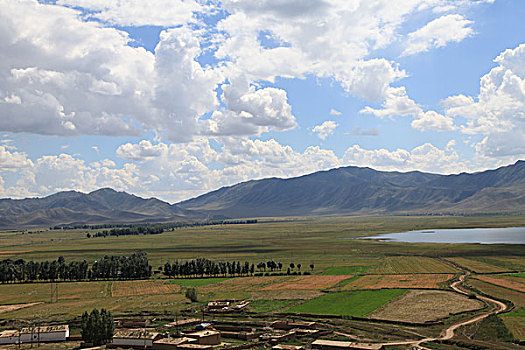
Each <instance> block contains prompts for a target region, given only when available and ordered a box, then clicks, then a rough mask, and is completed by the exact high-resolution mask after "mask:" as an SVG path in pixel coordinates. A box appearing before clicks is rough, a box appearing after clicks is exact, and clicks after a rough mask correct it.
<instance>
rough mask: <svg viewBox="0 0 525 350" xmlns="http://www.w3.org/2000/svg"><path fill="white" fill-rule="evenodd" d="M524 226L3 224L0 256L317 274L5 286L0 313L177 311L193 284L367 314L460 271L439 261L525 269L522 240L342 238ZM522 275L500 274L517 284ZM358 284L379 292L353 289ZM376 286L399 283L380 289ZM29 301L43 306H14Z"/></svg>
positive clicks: (327, 221)
mask: <svg viewBox="0 0 525 350" xmlns="http://www.w3.org/2000/svg"><path fill="white" fill-rule="evenodd" d="M524 223H525V217H524V216H517V217H512V216H501V217H496V216H494V217H490V216H484V217H459V216H453V217H447V216H432V217H424V216H385V217H379V216H356V217H339V218H333V217H324V218H289V219H276V220H272V219H265V220H261V221H260V222H259V223H257V224H251V225H243V224H239V225H216V226H202V227H187V228H181V229H176V230H174V231H169V232H165V233H162V234H157V235H141V236H120V237H105V238H104V237H95V238H94V237H91V238H87V234H88V233H90V234H93V233H95V232H96V231H97V230H86V229H76V230H47V229H45V228H43V229H42V232H39V233H28V232H23V231H18V232H15V231H9V232H7V231H4V232H0V259H25V260H38V261H43V260H52V259H57V258H58V257H59V256H62V257H64V258H65V260H66V262H71V261H79V260H86V261H87V262H88V263H90V264H91V263H93V262H94V261H95V260H97V259H100V258H101V257H103V256H104V255H130V254H132V253H134V252H136V251H138V250H142V251H144V252H146V253H147V254H148V258H149V260H150V263H151V265H152V266H153V268H154V269H157V268H158V267H159V266H163V265H164V264H165V263H166V262H170V263H173V262H175V261H176V260H178V261H183V260H185V259H195V258H207V259H211V260H214V261H232V260H239V261H240V262H241V263H243V262H244V261H249V262H250V263H254V264H255V265H257V264H258V263H259V262H266V261H268V260H275V261H276V262H281V263H283V265H284V266H285V269H284V270H286V267H287V266H289V264H290V263H294V264H295V265H296V266H297V264H299V263H300V264H302V268H301V271H302V272H305V271H308V272H311V273H312V275H302V276H261V277H239V278H223V277H218V278H203V279H196V278H186V279H164V278H158V276H156V277H155V278H153V279H151V280H147V281H145V280H144V281H93V282H60V283H58V284H57V285H58V302H53V303H51V300H50V299H51V285H50V284H49V283H45V282H42V283H22V284H0V307H2V308H3V310H4V312H1V313H0V320H2V321H6V320H19V319H22V320H33V319H35V318H39V319H40V320H42V321H47V320H57V321H62V320H70V319H74V318H77V317H79V316H80V315H81V314H82V312H84V311H86V310H91V309H93V308H94V307H97V308H101V307H104V308H108V309H110V310H112V311H113V312H114V313H115V314H116V315H132V314H133V315H137V314H140V313H141V312H143V311H144V312H146V311H147V312H150V313H154V312H160V313H162V312H164V311H166V312H172V313H173V312H175V311H180V310H183V309H186V308H188V307H189V306H196V305H197V304H195V303H190V302H189V301H188V299H186V298H185V297H184V293H185V289H186V288H188V287H195V288H196V290H197V295H198V300H199V301H198V302H199V303H201V304H202V303H205V302H207V301H208V300H212V299H226V298H227V299H249V300H252V301H253V305H252V308H253V309H254V310H256V311H257V312H273V311H282V310H286V309H290V310H292V309H295V308H307V309H309V310H311V309H316V310H317V311H316V312H318V313H330V312H328V311H329V310H335V309H337V308H340V309H341V310H342V311H341V312H344V313H345V314H347V315H355V316H358V315H366V314H368V313H370V312H373V311H374V310H376V309H377V308H379V307H380V306H383V305H384V304H385V303H387V302H388V301H390V300H392V299H395V298H397V297H399V296H400V295H401V294H403V293H404V290H405V289H410V288H439V287H440V284H442V283H444V282H445V281H446V280H447V279H449V278H451V277H452V276H453V275H454V274H455V273H458V272H460V271H459V270H458V269H456V268H455V267H453V266H452V265H449V264H447V263H446V262H444V261H443V260H441V259H450V261H454V262H457V263H458V264H460V265H462V264H461V263H460V262H463V263H471V264H472V263H473V264H478V265H480V266H481V265H484V266H485V267H487V266H488V268H492V269H498V270H497V271H514V270H516V271H523V270H525V267H524V266H523V264H524V259H523V245H521V246H520V245H479V244H453V245H451V244H428V243H413V244H407V243H402V242H384V241H376V240H355V239H345V238H348V237H360V236H367V235H372V234H377V233H387V232H400V231H408V230H421V229H431V228H461V227H488V226H492V227H499V226H518V225H523V224H524ZM310 264H313V265H314V268H313V269H310ZM498 264H499V265H498ZM294 271H297V268H296V269H295V270H294ZM357 275H359V276H357ZM516 276H517V275H515V276H512V278H510V277H509V278H507V277H505V276H498V277H497V278H503V279H505V280H507V279H508V280H512V281H515V279H514V278H518V277H516ZM470 281H471V283H473V284H480V286H481V287H482V288H485V289H487V293H488V294H491V293H490V291H492V290H494V291H495V293H496V294H494V295H495V296H499V297H501V298H506V297H508V298H511V299H510V300H513V301H516V302H515V303H517V304H519V303H521V304H523V303H525V301H523V299H524V298H523V295H524V294H523V293H520V292H518V291H517V290H515V291H513V290H510V289H506V288H502V287H498V286H496V285H493V284H489V283H486V282H483V281H481V280H476V279H471V280H470ZM516 281H517V280H516ZM345 286H346V287H345ZM481 287H480V289H482V288H481ZM342 288H345V290H341V289H342ZM361 288H362V289H374V290H369V291H357V290H354V289H361ZM380 288H401V289H391V290H375V289H380ZM326 289H332V291H338V292H337V293H328V294H325V293H323V292H322V291H323V290H326ZM383 293H384V294H383ZM392 293H393V294H392ZM396 293H397V294H396ZM350 296H351V297H350ZM273 300H275V301H276V302H275V304H273V302H272V301H273ZM418 300H419V299H417V300H415V301H414V302H416V301H417V302H419V301H418ZM356 302H358V303H361V304H362V307H361V306H360V305H356V304H355V303H356ZM29 303H37V304H31V305H27V306H26V307H23V308H18V307H15V306H13V305H19V304H29ZM332 304H333V305H335V306H333V305H332ZM332 307H333V308H335V309H331V308H332ZM334 312H335V311H334ZM312 313H315V312H312ZM509 322H510V321H509Z"/></svg>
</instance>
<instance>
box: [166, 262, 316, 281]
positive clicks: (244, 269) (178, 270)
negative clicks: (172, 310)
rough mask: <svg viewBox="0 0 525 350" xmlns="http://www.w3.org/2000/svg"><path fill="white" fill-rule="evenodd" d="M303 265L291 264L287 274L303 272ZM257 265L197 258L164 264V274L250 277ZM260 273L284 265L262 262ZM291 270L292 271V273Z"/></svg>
mask: <svg viewBox="0 0 525 350" xmlns="http://www.w3.org/2000/svg"><path fill="white" fill-rule="evenodd" d="M301 266H302V265H301V264H297V265H296V264H295V263H293V262H292V263H290V264H289V267H288V270H287V273H288V274H290V272H291V271H293V270H294V268H295V267H297V269H298V270H299V271H301ZM255 267H256V266H255V264H253V263H252V264H250V263H249V262H248V261H245V262H244V263H241V262H240V261H232V262H230V261H226V262H224V261H218V262H216V261H212V260H209V259H206V258H197V259H194V260H188V261H183V262H179V261H175V262H174V263H173V264H170V263H169V262H168V263H166V264H164V267H163V268H164V274H165V275H166V276H168V277H199V276H200V277H204V276H214V277H216V276H230V277H235V276H248V275H253V274H254V273H255ZM257 269H258V271H259V272H263V271H267V269H268V270H270V271H272V272H273V271H282V269H283V263H281V262H275V261H274V260H269V261H267V262H264V261H261V262H259V263H258V264H257ZM290 269H291V271H290ZM310 269H311V270H312V271H313V269H314V264H310Z"/></svg>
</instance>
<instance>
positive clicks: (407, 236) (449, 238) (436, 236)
mask: <svg viewBox="0 0 525 350" xmlns="http://www.w3.org/2000/svg"><path fill="white" fill-rule="evenodd" d="M357 238H359V239H379V240H382V241H383V240H388V241H394V242H410V243H482V244H525V227H498V228H457V229H436V230H433V229H428V230H420V231H406V232H395V233H384V234H379V235H376V236H369V237H357Z"/></svg>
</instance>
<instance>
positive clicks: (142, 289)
mask: <svg viewBox="0 0 525 350" xmlns="http://www.w3.org/2000/svg"><path fill="white" fill-rule="evenodd" d="M179 290H180V286H179V285H177V284H168V283H166V281H155V280H153V281H115V282H113V285H112V286H111V296H112V297H123V296H132V295H150V294H172V293H177V292H178V291H179Z"/></svg>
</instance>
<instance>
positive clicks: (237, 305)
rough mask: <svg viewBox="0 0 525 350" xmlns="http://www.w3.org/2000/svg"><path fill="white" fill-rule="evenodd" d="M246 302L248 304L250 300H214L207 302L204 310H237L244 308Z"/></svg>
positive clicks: (218, 311)
mask: <svg viewBox="0 0 525 350" xmlns="http://www.w3.org/2000/svg"><path fill="white" fill-rule="evenodd" d="M248 304H250V302H249V301H246V300H243V301H236V300H214V301H210V302H208V307H207V308H206V311H207V312H215V313H229V312H239V311H242V310H244V308H246V306H248Z"/></svg>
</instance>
